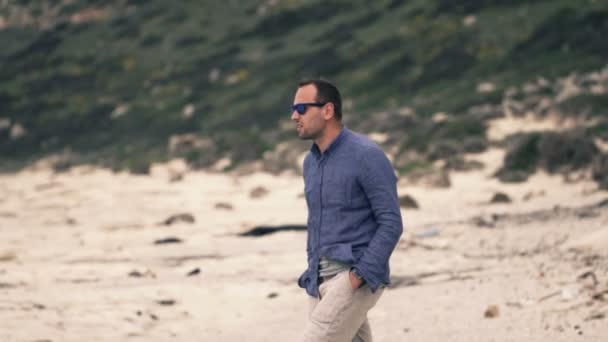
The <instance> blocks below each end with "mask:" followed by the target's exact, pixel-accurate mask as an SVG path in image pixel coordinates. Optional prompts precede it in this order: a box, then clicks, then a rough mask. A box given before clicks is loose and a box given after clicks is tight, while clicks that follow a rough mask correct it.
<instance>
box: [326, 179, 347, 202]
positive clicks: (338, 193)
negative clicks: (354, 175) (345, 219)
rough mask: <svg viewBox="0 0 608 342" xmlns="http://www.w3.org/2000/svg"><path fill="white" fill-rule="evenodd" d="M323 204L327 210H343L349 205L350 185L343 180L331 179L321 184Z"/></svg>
mask: <svg viewBox="0 0 608 342" xmlns="http://www.w3.org/2000/svg"><path fill="white" fill-rule="evenodd" d="M322 191H323V195H322V198H323V203H324V205H325V206H326V207H329V208H343V207H347V206H349V203H350V192H351V191H350V184H349V182H348V181H347V180H346V179H345V178H342V179H340V178H338V177H332V178H329V179H327V180H326V181H325V183H324V184H323V189H322Z"/></svg>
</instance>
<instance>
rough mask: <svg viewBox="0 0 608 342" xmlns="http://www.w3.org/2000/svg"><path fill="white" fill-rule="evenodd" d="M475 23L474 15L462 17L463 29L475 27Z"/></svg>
mask: <svg viewBox="0 0 608 342" xmlns="http://www.w3.org/2000/svg"><path fill="white" fill-rule="evenodd" d="M476 22H477V17H476V16H475V15H472V14H471V15H467V16H466V17H464V18H463V19H462V25H464V26H465V27H471V26H473V25H475V23H476Z"/></svg>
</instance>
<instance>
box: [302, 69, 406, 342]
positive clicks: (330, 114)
mask: <svg viewBox="0 0 608 342" xmlns="http://www.w3.org/2000/svg"><path fill="white" fill-rule="evenodd" d="M291 118H292V120H293V121H295V122H296V124H297V132H298V136H299V137H300V139H307V140H313V141H314V144H313V145H312V148H311V150H310V153H309V154H308V155H307V156H306V159H305V160H304V184H305V193H306V202H307V205H308V233H307V237H308V239H307V246H306V251H307V254H308V268H307V270H306V271H305V272H304V273H303V274H302V276H300V278H299V279H298V285H299V286H300V287H302V288H305V289H306V292H307V293H308V294H309V295H310V313H309V320H308V322H307V324H306V329H305V332H304V336H303V338H302V341H314V342H322V341H332V342H333V341H336V342H346V341H371V340H372V335H371V329H370V325H369V322H368V320H367V312H368V311H369V309H371V308H372V307H373V306H374V305H375V304H376V302H377V301H378V299H379V298H380V295H381V294H382V292H383V291H384V287H386V286H387V285H388V284H389V258H390V256H391V254H392V252H393V250H394V249H395V246H396V244H397V242H398V241H399V237H400V236H401V233H402V231H403V227H402V221H401V212H400V210H399V199H398V196H397V177H396V176H395V172H394V171H393V168H392V166H391V164H390V162H389V160H388V158H387V157H386V155H385V154H384V152H383V151H382V150H381V149H380V148H379V147H378V146H377V145H376V144H375V143H373V142H372V141H370V140H369V139H367V138H366V137H364V136H362V135H360V134H357V133H355V132H353V131H350V130H348V129H347V128H346V127H344V126H343V125H342V101H341V98H340V93H339V91H338V89H337V88H336V87H335V86H334V85H332V84H331V83H329V82H327V81H324V80H309V81H304V82H300V84H299V85H298V89H297V91H296V94H295V98H294V101H293V106H292V115H291Z"/></svg>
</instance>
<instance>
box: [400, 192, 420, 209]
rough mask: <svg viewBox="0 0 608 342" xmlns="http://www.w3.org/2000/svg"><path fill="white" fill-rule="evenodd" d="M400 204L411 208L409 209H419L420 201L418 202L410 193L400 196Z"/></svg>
mask: <svg viewBox="0 0 608 342" xmlns="http://www.w3.org/2000/svg"><path fill="white" fill-rule="evenodd" d="M399 206H400V207H401V208H409V209H418V208H419V206H418V202H416V200H415V199H414V198H413V197H412V196H410V195H403V196H401V197H399Z"/></svg>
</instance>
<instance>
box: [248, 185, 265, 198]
mask: <svg viewBox="0 0 608 342" xmlns="http://www.w3.org/2000/svg"><path fill="white" fill-rule="evenodd" d="M268 193H269V191H268V189H266V188H265V187H263V186H257V187H255V188H253V189H252V190H251V192H249V197H251V198H261V197H264V196H266V195H268Z"/></svg>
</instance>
